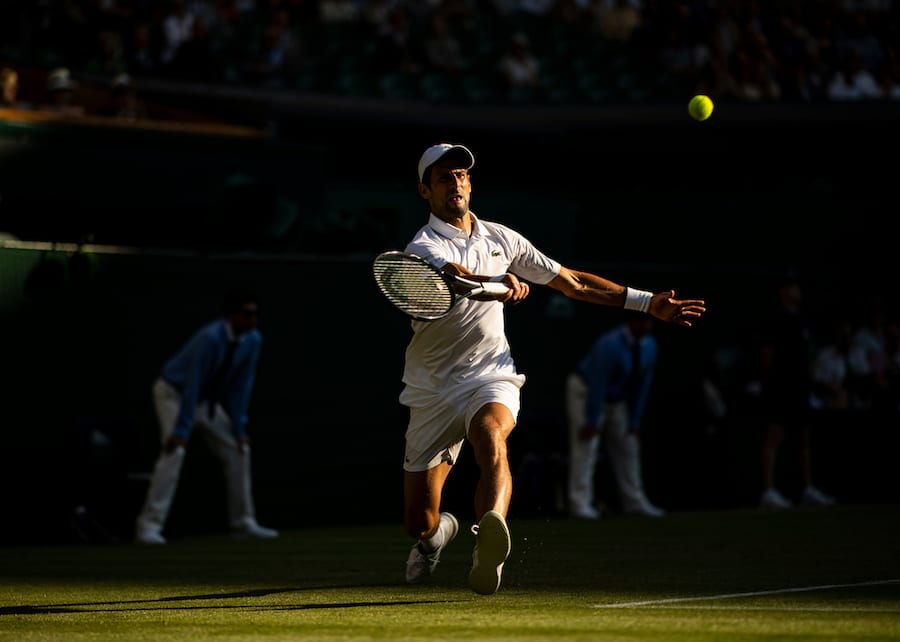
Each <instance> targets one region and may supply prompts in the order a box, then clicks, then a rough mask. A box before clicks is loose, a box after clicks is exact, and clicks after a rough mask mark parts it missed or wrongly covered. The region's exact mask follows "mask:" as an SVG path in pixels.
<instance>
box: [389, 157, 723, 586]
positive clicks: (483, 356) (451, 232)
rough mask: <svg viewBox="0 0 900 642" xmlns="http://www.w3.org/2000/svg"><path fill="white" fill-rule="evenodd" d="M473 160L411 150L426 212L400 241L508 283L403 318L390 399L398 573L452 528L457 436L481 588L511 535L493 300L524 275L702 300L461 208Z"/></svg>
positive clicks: (419, 564) (661, 302)
mask: <svg viewBox="0 0 900 642" xmlns="http://www.w3.org/2000/svg"><path fill="white" fill-rule="evenodd" d="M474 165H475V157H474V155H473V154H472V152H471V151H469V150H468V149H467V148H466V147H464V146H462V145H453V144H449V143H441V144H438V145H434V146H432V147H429V148H428V149H426V150H425V152H424V153H423V154H422V156H421V158H420V159H419V166H418V170H419V171H418V174H419V185H418V190H419V195H420V196H421V197H422V198H423V199H425V201H427V202H428V206H429V208H430V212H431V213H430V215H429V218H428V223H427V224H426V225H424V226H423V227H422V228H421V229H420V230H419V231H418V232H417V233H416V235H415V236H414V237H413V239H412V241H411V242H410V243H409V244H408V245H407V246H406V251H407V252H411V253H413V254H417V255H419V256H421V257H423V258H425V259H426V260H427V261H429V262H430V263H432V264H433V265H435V266H436V267H438V268H440V269H442V270H444V271H446V272H449V273H452V274H456V275H460V276H466V277H468V278H472V279H474V280H479V281H496V282H502V283H504V284H505V285H506V286H507V287H508V288H509V291H508V292H506V293H504V294H493V295H491V294H485V295H477V296H476V297H472V298H467V299H465V300H463V301H461V302H460V303H459V304H457V305H456V306H455V307H454V308H453V310H452V311H451V312H450V314H448V315H447V316H445V317H443V318H441V319H438V320H436V321H412V329H413V336H412V339H411V340H410V342H409V345H408V346H407V348H406V359H405V365H404V371H403V384H404V387H403V390H402V392H401V394H400V403H401V404H403V405H405V406H407V407H408V408H409V424H408V426H407V431H406V446H405V459H404V463H403V468H404V471H405V472H404V525H405V528H406V531H407V532H408V533H409V535H410V536H411V537H413V538H414V539H415V540H416V543H415V544H414V545H413V547H412V550H411V551H410V554H409V558H408V559H407V563H406V580H407V581H408V582H410V583H413V584H415V583H419V582H422V581H423V580H425V579H427V578H428V577H429V576H430V575H431V574H432V573H433V572H434V570H435V567H436V566H437V564H438V561H439V560H440V556H441V552H442V551H443V549H444V548H445V547H446V546H447V545H448V544H449V543H450V542H451V541H452V540H453V538H455V537H456V535H457V533H458V531H459V523H458V521H457V519H456V518H455V517H454V516H453V515H451V514H450V513H448V512H441V494H442V491H443V488H444V484H445V482H446V481H447V476H448V475H449V474H450V471H451V470H452V468H453V465H454V464H455V463H456V462H457V459H458V458H459V454H460V450H461V448H462V445H463V441H464V440H465V439H468V440H469V443H470V444H471V446H472V450H473V452H474V455H475V460H476V463H477V465H478V468H479V479H478V483H477V486H476V490H475V516H476V519H478V523H477V524H476V525H474V526H473V527H472V532H473V533H474V534H475V545H474V551H473V554H472V568H471V570H470V572H469V585H470V586H471V588H472V590H473V591H475V592H476V593H479V594H481V595H491V594H493V593H496V592H497V590H498V589H499V588H500V580H501V574H502V571H503V564H504V562H505V561H506V558H507V557H508V556H509V553H510V550H511V547H512V544H511V539H510V533H509V528H508V525H507V523H506V516H507V511H508V509H509V503H510V499H511V496H512V475H511V473H510V469H509V460H508V454H507V439H508V438H509V436H510V434H511V433H512V430H513V428H514V427H515V425H516V419H517V417H518V413H519V392H520V388H521V387H522V385H523V384H524V383H525V375H523V374H521V373H519V372H518V371H517V370H516V366H515V363H514V361H513V358H512V354H511V353H510V348H509V343H508V342H507V338H506V331H505V327H504V315H503V309H504V304H517V303H519V302H521V301H522V300H524V299H525V298H526V297H527V296H528V294H529V291H530V287H531V286H530V283H535V284H539V285H548V286H550V287H551V288H553V289H555V290H558V291H559V292H561V293H563V294H564V295H566V296H568V297H570V298H572V299H576V300H579V301H585V302H587V303H595V304H598V305H607V306H613V307H623V306H624V307H625V308H626V309H631V310H639V311H642V312H645V313H648V314H651V315H652V316H654V317H656V318H657V319H660V320H662V321H667V322H671V323H675V324H678V325H682V326H687V327H690V326H691V325H692V324H693V323H694V322H695V321H697V320H698V319H699V318H700V317H701V316H703V314H704V313H705V312H706V306H705V302H704V301H703V300H700V299H676V298H675V291H674V290H669V291H665V292H659V293H656V294H654V293H652V292H648V291H645V290H637V289H634V288H628V287H625V286H622V285H619V284H617V283H614V282H612V281H609V280H608V279H605V278H603V277H600V276H597V275H594V274H589V273H587V272H580V271H577V270H573V269H570V268H567V267H564V266H562V265H560V264H559V263H558V262H557V261H555V260H553V259H551V258H550V257H548V256H546V255H545V254H543V253H542V252H541V251H539V250H538V249H537V248H536V247H535V246H534V245H533V244H532V243H531V242H530V241H529V240H528V239H526V238H525V237H524V236H522V235H521V234H519V233H518V232H516V231H514V230H512V229H510V228H509V227H506V226H505V225H502V224H499V223H493V222H489V221H485V220H482V219H480V218H478V217H476V216H475V213H474V212H472V210H470V209H469V199H470V197H471V194H472V183H471V179H470V175H469V170H470V169H471V168H472V167H473V166H474Z"/></svg>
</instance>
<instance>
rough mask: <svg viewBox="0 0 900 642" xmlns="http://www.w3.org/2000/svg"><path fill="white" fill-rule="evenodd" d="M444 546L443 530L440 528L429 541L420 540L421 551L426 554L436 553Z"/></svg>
mask: <svg viewBox="0 0 900 642" xmlns="http://www.w3.org/2000/svg"><path fill="white" fill-rule="evenodd" d="M443 544H444V534H443V532H441V529H440V528H438V529H437V532H435V534H434V535H432V536H431V537H429V538H428V539H420V540H419V550H421V551H422V552H424V553H426V554H431V553H434V552H435V551H436V550H438V549H439V548H440V547H441V546H443Z"/></svg>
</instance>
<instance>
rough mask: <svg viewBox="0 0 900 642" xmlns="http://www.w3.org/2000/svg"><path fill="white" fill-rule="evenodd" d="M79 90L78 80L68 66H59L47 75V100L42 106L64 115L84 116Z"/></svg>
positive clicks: (44, 108) (45, 109)
mask: <svg viewBox="0 0 900 642" xmlns="http://www.w3.org/2000/svg"><path fill="white" fill-rule="evenodd" d="M77 91H78V81H76V80H75V79H74V78H72V72H70V71H69V69H68V67H57V68H56V69H54V70H53V71H51V72H50V74H49V75H48V76H47V101H46V102H45V103H44V105H43V106H42V107H41V108H42V109H43V110H44V111H51V112H54V113H57V114H60V115H63V116H84V114H85V109H84V105H82V104H81V103H80V102H79V101H78V96H77Z"/></svg>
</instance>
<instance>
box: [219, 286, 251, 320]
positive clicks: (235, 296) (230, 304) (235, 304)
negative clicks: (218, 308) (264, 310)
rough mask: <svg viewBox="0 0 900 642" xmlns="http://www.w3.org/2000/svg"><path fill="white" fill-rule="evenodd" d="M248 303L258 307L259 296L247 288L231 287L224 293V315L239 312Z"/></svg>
mask: <svg viewBox="0 0 900 642" xmlns="http://www.w3.org/2000/svg"><path fill="white" fill-rule="evenodd" d="M248 303H255V304H256V305H259V295H258V294H257V293H256V291H255V290H252V289H250V288H247V287H233V288H230V289H229V290H228V291H227V292H226V293H225V314H231V313H232V312H240V310H241V308H243V307H244V306H245V305H246V304H248Z"/></svg>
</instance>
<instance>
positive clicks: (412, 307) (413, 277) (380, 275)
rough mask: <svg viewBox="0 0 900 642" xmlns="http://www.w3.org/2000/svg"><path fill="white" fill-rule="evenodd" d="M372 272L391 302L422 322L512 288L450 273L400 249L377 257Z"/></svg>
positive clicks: (380, 288)
mask: <svg viewBox="0 0 900 642" xmlns="http://www.w3.org/2000/svg"><path fill="white" fill-rule="evenodd" d="M372 272H373V273H374V274H375V283H377V284H378V289H379V290H381V292H382V294H384V296H385V297H387V300H388V301H390V302H391V303H393V304H394V305H395V306H396V307H398V308H399V309H400V310H402V311H403V312H405V313H406V314H408V315H409V316H411V317H412V318H413V319H416V320H418V321H434V320H435V319H440V318H441V317H445V316H447V314H448V313H449V312H450V310H452V309H453V306H455V305H456V304H457V303H459V302H460V301H462V300H463V299H467V298H469V297H470V296H474V295H476V294H482V293H485V292H487V293H491V294H504V293H505V292H506V291H507V290H508V289H509V288H507V287H506V286H505V285H504V284H502V283H496V282H493V281H488V282H481V281H472V280H470V279H466V278H463V277H461V276H455V275H453V274H447V273H446V272H442V271H441V270H439V269H438V268H436V267H435V266H433V265H432V264H431V263H429V262H428V261H426V260H425V259H423V258H421V257H419V256H416V255H415V254H410V253H409V252H398V251H396V250H394V251H390V252H383V253H382V254H379V255H378V256H376V257H375V260H374V262H373V263H372Z"/></svg>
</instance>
